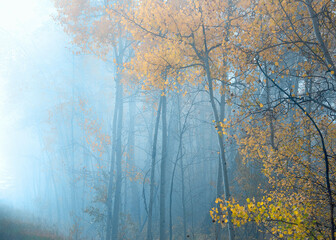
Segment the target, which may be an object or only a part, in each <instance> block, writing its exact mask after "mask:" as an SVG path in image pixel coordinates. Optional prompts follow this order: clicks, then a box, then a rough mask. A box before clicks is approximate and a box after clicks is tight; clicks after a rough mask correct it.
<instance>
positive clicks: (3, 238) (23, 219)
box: [0, 205, 65, 240]
mask: <svg viewBox="0 0 336 240" xmlns="http://www.w3.org/2000/svg"><path fill="white" fill-rule="evenodd" d="M63 239H65V238H64V237H61V236H59V235H58V234H57V233H56V232H55V231H54V230H52V229H50V228H47V227H44V226H42V224H38V223H34V221H33V220H32V218H31V217H30V216H28V215H27V214H26V215H25V214H24V213H22V212H19V211H15V210H11V209H9V208H6V206H2V205H1V206H0V240H63Z"/></svg>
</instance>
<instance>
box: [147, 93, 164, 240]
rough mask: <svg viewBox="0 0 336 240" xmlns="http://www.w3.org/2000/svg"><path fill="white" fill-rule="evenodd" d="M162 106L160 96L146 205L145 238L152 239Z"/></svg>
mask: <svg viewBox="0 0 336 240" xmlns="http://www.w3.org/2000/svg"><path fill="white" fill-rule="evenodd" d="M161 107H162V96H161V97H160V103H159V107H158V110H157V114H156V122H155V130H154V140H153V149H152V163H151V176H150V190H149V206H148V222H147V240H152V239H153V236H152V215H153V202H154V188H155V158H156V145H157V138H158V132H159V123H160V115H161Z"/></svg>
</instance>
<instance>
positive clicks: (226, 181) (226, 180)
mask: <svg viewBox="0 0 336 240" xmlns="http://www.w3.org/2000/svg"><path fill="white" fill-rule="evenodd" d="M203 35H204V38H205V36H206V35H205V28H204V26H203ZM204 46H205V55H206V56H205V57H204V63H205V72H206V77H207V81H208V86H209V94H210V103H211V107H212V111H213V115H214V118H215V124H216V126H217V130H218V131H219V133H218V134H217V139H218V144H219V149H220V157H221V161H222V171H223V178H224V193H225V200H226V201H229V200H230V198H231V194H230V188H229V185H230V184H229V178H228V172H227V163H226V158H225V149H224V141H223V135H222V134H221V131H222V130H223V129H222V128H221V127H220V122H221V121H223V119H220V116H219V114H218V109H217V106H216V103H215V96H214V92H213V83H212V81H213V80H212V77H211V73H210V65H209V56H208V49H207V44H206V39H204ZM227 218H228V231H229V240H233V239H234V238H235V234H234V228H233V224H232V213H231V210H230V208H228V216H227Z"/></svg>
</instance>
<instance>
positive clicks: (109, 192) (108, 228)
mask: <svg viewBox="0 0 336 240" xmlns="http://www.w3.org/2000/svg"><path fill="white" fill-rule="evenodd" d="M115 96H116V97H115V103H114V113H113V122H112V138H113V140H112V150H111V163H110V177H109V183H108V190H107V199H106V205H107V217H106V240H110V239H111V233H112V232H111V231H112V230H111V223H112V189H113V171H114V161H115V146H116V142H117V138H116V135H117V134H116V133H117V118H118V108H119V100H120V98H119V92H118V86H117V85H116V95H115Z"/></svg>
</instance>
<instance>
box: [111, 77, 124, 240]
mask: <svg viewBox="0 0 336 240" xmlns="http://www.w3.org/2000/svg"><path fill="white" fill-rule="evenodd" d="M117 84H118V88H119V101H120V102H119V110H118V127H117V142H116V170H117V178H116V190H115V198H114V206H113V215H112V239H113V240H114V239H118V234H119V213H120V199H121V184H122V172H121V159H122V146H121V135H122V119H123V96H122V95H123V89H122V84H121V83H120V82H119V81H118V83H117Z"/></svg>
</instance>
